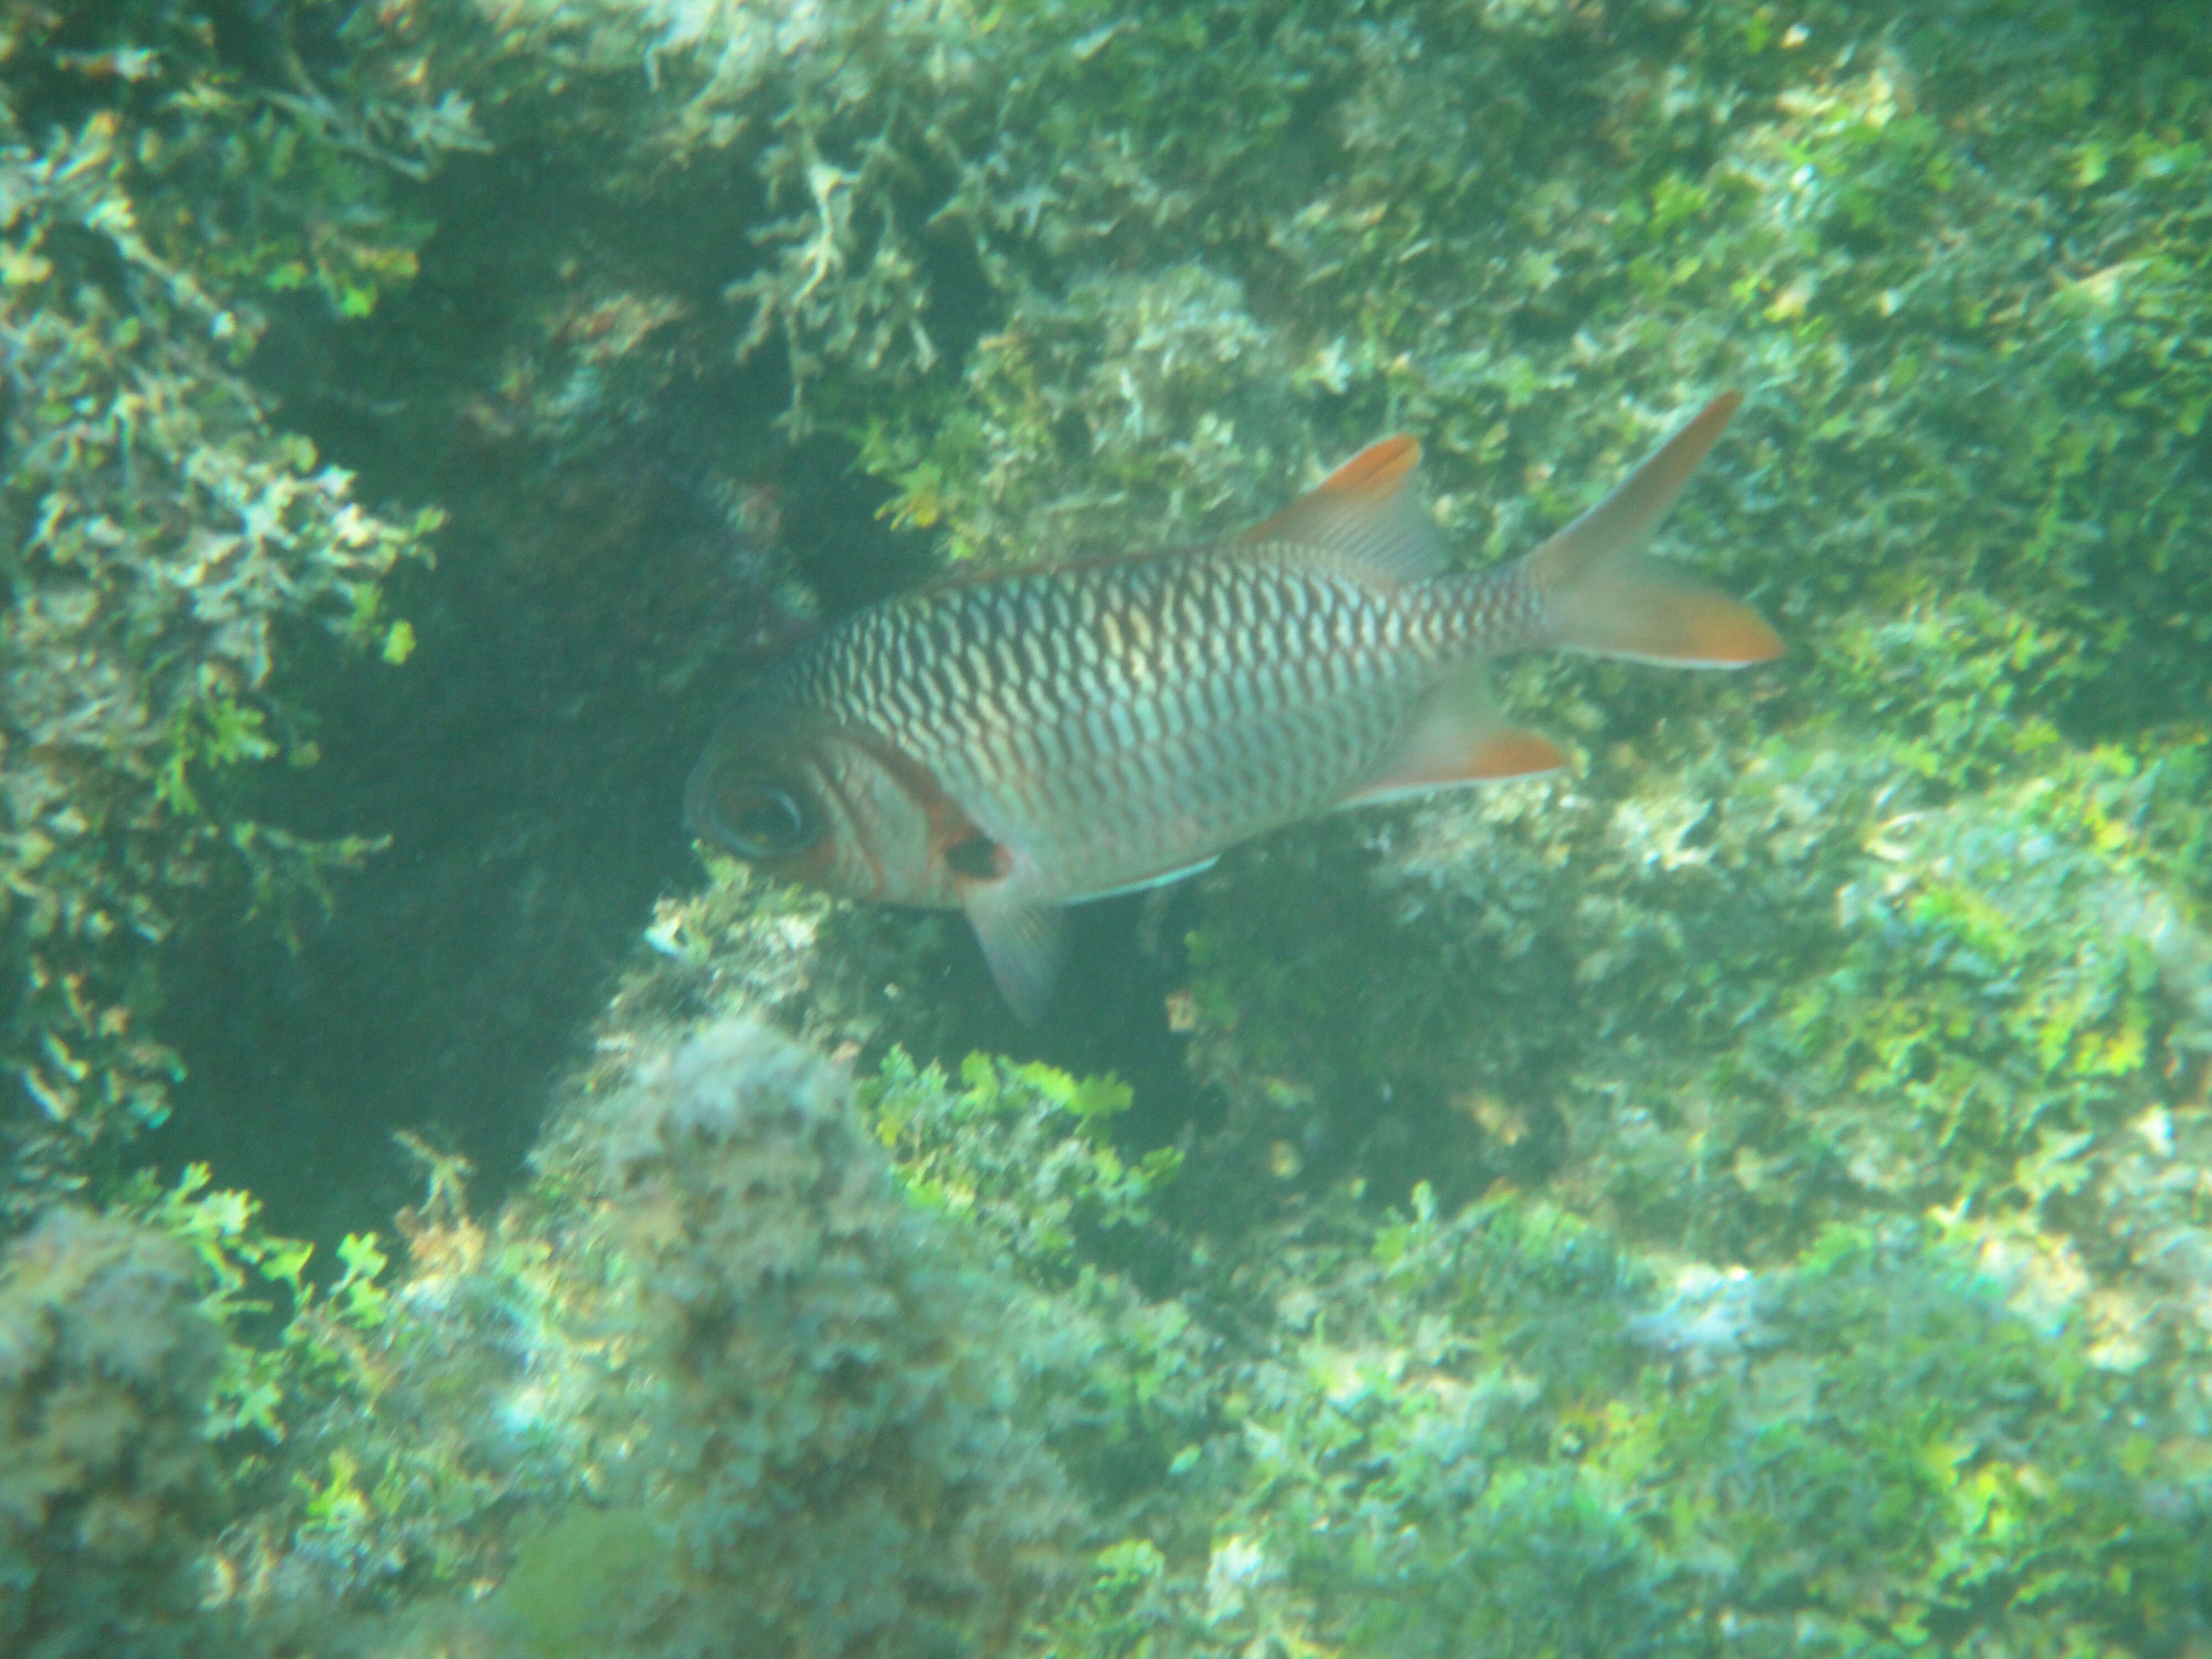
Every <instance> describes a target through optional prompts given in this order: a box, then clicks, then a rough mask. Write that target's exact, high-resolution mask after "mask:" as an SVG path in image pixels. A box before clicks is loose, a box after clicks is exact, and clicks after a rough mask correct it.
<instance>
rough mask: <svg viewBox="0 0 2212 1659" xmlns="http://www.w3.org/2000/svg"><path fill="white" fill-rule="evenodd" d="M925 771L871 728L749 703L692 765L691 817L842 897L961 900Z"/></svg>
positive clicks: (698, 831)
mask: <svg viewBox="0 0 2212 1659" xmlns="http://www.w3.org/2000/svg"><path fill="white" fill-rule="evenodd" d="M915 771H916V768H915V766H914V764H913V763H911V762H910V761H908V760H907V759H906V758H905V757H902V756H901V755H900V754H898V753H897V751H896V750H893V749H892V748H890V745H888V744H886V743H884V740H883V739H881V738H878V737H877V736H875V735H874V734H873V733H871V732H862V731H856V730H854V729H851V728H849V727H842V726H837V725H836V724H835V723H834V722H831V721H829V720H826V719H823V718H821V717H818V716H813V715H810V714H805V713H803V712H794V711H792V710H790V709H788V708H779V707H778V706H776V705H775V704H774V703H772V702H754V703H750V704H747V705H741V706H740V707H739V708H738V709H737V710H736V711H734V713H733V714H732V716H731V718H730V719H729V720H727V721H726V723H725V724H724V726H723V727H722V729H721V730H720V732H717V733H716V735H715V738H714V742H713V743H711V744H709V745H708V749H707V752H706V753H705V754H704V755H703V756H702V757H700V760H699V763H698V765H697V766H696V767H695V768H694V769H692V773H691V780H690V784H689V785H688V786H687V787H686V788H685V790H684V821H685V822H686V823H688V824H689V825H690V828H691V830H692V832H693V833H694V834H695V835H697V836H700V837H702V839H704V840H707V841H709V842H713V843H714V845H716V846H718V847H720V848H723V849H725V850H726V851H727V852H729V853H732V854H735V855H736V856H737V857H738V858H741V859H743V860H745V861H746V862H747V863H748V864H750V865H753V866H756V867H757V868H758V869H760V870H763V871H764V872H767V873H769V874H770V875H773V876H775V877H777V878H780V879H782V880H785V881H792V882H797V883H799V884H802V885H805V886H808V887H813V888H817V889H819V890H822V891H823V892H826V893H831V894H835V895H836V896H838V897H840V898H858V899H872V900H875V901H877V902H884V903H890V904H931V905H949V904H957V902H959V901H958V899H957V896H955V895H954V894H953V893H952V892H951V890H950V888H949V884H948V883H949V876H948V872H946V871H945V868H944V865H943V860H941V859H940V858H938V857H936V856H935V854H936V851H937V849H938V848H939V844H940V842H941V840H942V836H941V832H940V828H939V824H938V823H937V822H936V820H937V818H938V817H940V816H941V813H939V812H936V811H933V797H934V795H935V792H934V790H933V789H918V788H917V787H916V779H915Z"/></svg>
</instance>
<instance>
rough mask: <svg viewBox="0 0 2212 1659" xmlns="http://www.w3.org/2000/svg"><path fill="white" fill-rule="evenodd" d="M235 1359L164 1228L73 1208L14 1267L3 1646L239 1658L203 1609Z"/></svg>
mask: <svg viewBox="0 0 2212 1659" xmlns="http://www.w3.org/2000/svg"><path fill="white" fill-rule="evenodd" d="M223 1352H224V1342H223V1334H222V1328H221V1326H220V1325H219V1324H217V1323H216V1321H215V1320H213V1319H212V1318H210V1317H209V1316H208V1315H207V1314H206V1313H205V1312H204V1310H202V1309H201V1307H200V1305H199V1297H198V1286H197V1274H196V1273H195V1271H194V1265H193V1262H192V1260H191V1256H190V1255H187V1254H186V1253H185V1250H184V1249H182V1248H181V1247H180V1246H179V1245H178V1244H177V1243H174V1242H173V1241H172V1240H171V1239H169V1238H167V1237H164V1236H163V1235H161V1233H159V1232H157V1231H153V1230H151V1229H149V1228H146V1227H143V1226H137V1225H132V1224H131V1223H128V1222H125V1221H121V1220H115V1219H109V1218H102V1217H99V1216H94V1215H92V1214H89V1213H88V1212H84V1211H82V1210H76V1209H67V1208H57V1209H54V1210H52V1211H49V1212H47V1213H46V1215H45V1216H44V1218H41V1219H40V1222H39V1223H38V1225H36V1226H34V1227H33V1229H32V1230H31V1231H29V1232H27V1233H26V1234H25V1235H24V1236H23V1237H21V1238H19V1239H17V1240H16V1241H15V1243H13V1244H12V1245H10V1246H9V1249H8V1251H7V1254H6V1255H5V1256H4V1257H0V1650H5V1651H6V1652H9V1653H11V1654H21V1655H23V1656H25V1659H94V1656H106V1655H112V1654H123V1653H129V1654H133V1655H140V1654H143V1655H145V1656H147V1659H182V1656H189V1655H200V1654H205V1655H213V1654H218V1653H228V1652H231V1651H234V1650H233V1649H232V1648H231V1647H230V1646H229V1645H228V1644H229V1643H230V1642H231V1641H234V1640H235V1639H236V1632H235V1631H234V1629H232V1628H230V1627H229V1626H228V1624H227V1622H226V1621H225V1620H223V1619H222V1617H221V1616H220V1615H218V1614H215V1613H210V1612H208V1611H206V1610H205V1609H204V1607H203V1606H202V1603H203V1601H204V1599H205V1598H206V1596H207V1594H208V1591H209V1590H210V1588H211V1586H210V1583H209V1581H208V1578H207V1577H206V1574H205V1571H204V1566H205V1563H204V1559H203V1557H204V1551H205V1549H206V1547H207V1545H208V1543H209V1542H210V1539H211V1537H212V1535H213V1532H214V1529H215V1527H216V1522H217V1519H218V1517H219V1516H220V1514H221V1512H222V1506H221V1487H220V1482H219V1480H218V1474H217V1465H216V1455H215V1450H214V1448H213V1447H212V1446H211V1445H210V1442H209V1437H208V1428H209V1424H210V1400H211V1397H212V1395H213V1393H214V1389H215V1384H216V1377H217V1373H218V1371H219V1370H220V1369H221V1366H222V1358H223Z"/></svg>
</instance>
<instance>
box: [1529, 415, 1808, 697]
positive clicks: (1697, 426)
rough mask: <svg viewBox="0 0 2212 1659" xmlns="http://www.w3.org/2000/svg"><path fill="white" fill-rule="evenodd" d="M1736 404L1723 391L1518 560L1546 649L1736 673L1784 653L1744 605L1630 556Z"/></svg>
mask: <svg viewBox="0 0 2212 1659" xmlns="http://www.w3.org/2000/svg"><path fill="white" fill-rule="evenodd" d="M1742 401H1743V399H1742V398H1741V396H1740V395H1739V394H1738V393H1736V392H1723V393H1722V394H1721V395H1720V396H1719V397H1717V398H1714V399H1713V400H1712V402H1711V403H1709V404H1706V405H1705V407H1704V408H1703V409H1701V410H1699V411H1698V413H1697V415H1696V416H1693V417H1692V419H1691V421H1690V422H1689V424H1688V425H1686V426H1685V427H1684V428H1682V429H1681V430H1680V432H1677V433H1676V434H1675V435H1674V436H1673V437H1671V438H1669V439H1668V440H1667V441H1666V442H1665V443H1663V444H1662V445H1660V446H1659V447H1658V449H1657V450H1656V451H1655V452H1654V453H1652V454H1651V455H1650V458H1649V459H1646V460H1645V461H1644V464H1643V465H1641V466H1639V467H1638V468H1637V469H1636V471H1633V472H1632V473H1630V474H1629V475H1628V477H1626V479H1624V480H1622V482H1621V483H1620V486H1619V487H1618V488H1617V489H1614V490H1613V493H1612V494H1611V495H1607V497H1606V498H1605V499H1604V500H1603V501H1600V502H1599V503H1598V504H1597V505H1596V506H1595V507H1592V508H1590V510H1589V512H1587V513H1583V515H1582V517H1580V518H1579V519H1577V520H1575V521H1574V522H1573V523H1572V524H1571V525H1569V526H1567V527H1566V528H1565V529H1564V530H1562V531H1560V532H1559V534H1557V535H1556V536H1553V538H1551V539H1550V540H1549V541H1547V542H1546V543H1545V544H1543V545H1542V546H1541V547H1540V548H1538V549H1537V550H1535V551H1534V553H1531V554H1530V555H1529V556H1528V558H1527V559H1525V560H1524V561H1522V567H1521V569H1522V578H1523V580H1526V581H1527V582H1528V585H1529V587H1530V588H1531V589H1532V590H1534V594H1535V596H1536V598H1537V599H1538V601H1539V604H1540V606H1541V615H1542V617H1544V620H1545V623H1546V632H1547V635H1549V637H1550V641H1551V642H1552V643H1553V644H1554V645H1556V646H1559V647H1563V648H1564V649H1566V650H1570V651H1588V652H1591V653H1595V654H1596V655H1598V656H1603V657H1632V658H1636V659H1640V660H1643V661H1645V662H1665V663H1675V664H1679V665H1686V666H1690V667H1697V668H1741V667H1742V666H1743V665H1746V664H1747V663H1754V662H1765V661H1766V660H1767V659H1770V658H1772V657H1778V656H1780V655H1781V654H1782V637H1781V635H1778V634H1777V633H1776V632H1775V631H1774V630H1773V629H1771V628H1770V627H1768V626H1767V624H1766V623H1765V619H1764V618H1762V617H1760V616H1759V613H1758V612H1757V611H1753V610H1752V609H1751V607H1750V606H1748V605H1740V604H1738V603H1737V602H1736V601H1735V600H1734V599H1729V597H1728V596H1727V595H1726V594H1725V593H1723V592H1719V591H1717V589H1715V588H1713V587H1711V586H1707V585H1706V584H1705V582H1703V581H1701V580H1699V579H1698V577H1697V576H1695V575H1694V574H1692V573H1691V572H1689V571H1687V570H1686V569H1683V568H1681V567H1680V566H1679V565H1673V564H1669V563H1668V562H1666V561H1665V560H1663V559H1654V558H1649V557H1646V556H1644V555H1642V554H1640V553H1638V551H1637V550H1638V548H1639V547H1641V546H1642V545H1643V544H1644V542H1645V540H1646V539H1648V538H1650V534H1651V532H1652V530H1653V529H1654V527H1656V526H1657V524H1658V522H1659V520H1660V519H1661V518H1662V517H1663V516H1664V515H1665V513H1666V511H1667V509H1668V507H1671V506H1673V505H1674V498H1675V497H1676V496H1677V495H1680V494H1681V493H1682V486H1683V485H1684V484H1686V483H1688V482H1689V481H1690V474H1691V473H1692V471H1695V470H1696V468H1697V465H1698V463H1699V461H1701V460H1703V459H1705V452H1706V451H1708V450H1710V449H1711V447H1713V442H1714V441H1715V440H1716V439H1717V438H1718V437H1719V436H1720V435H1721V431H1722V428H1724V427H1726V426H1727V425H1728V423H1729V418H1730V417H1731V416H1734V415H1735V411H1736V405H1737V404H1740V403H1741V402H1742Z"/></svg>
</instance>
